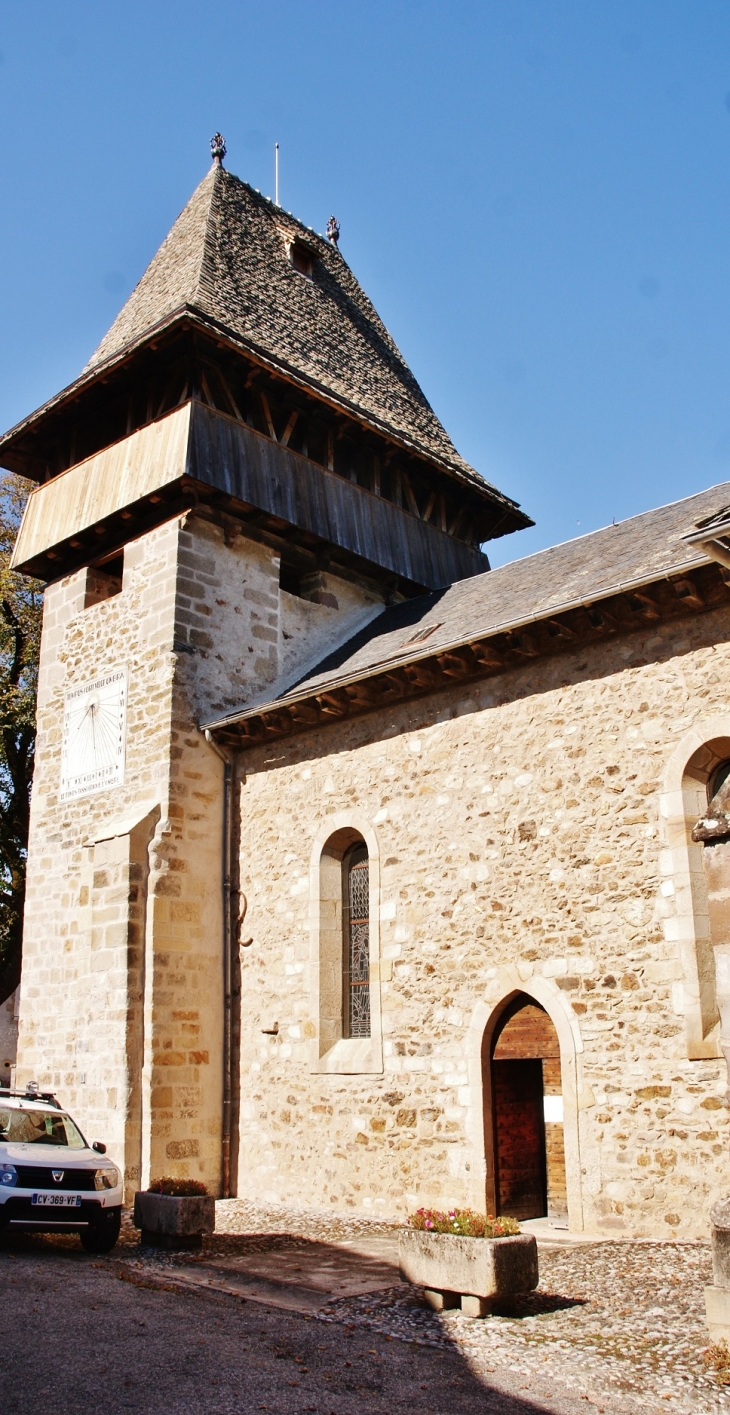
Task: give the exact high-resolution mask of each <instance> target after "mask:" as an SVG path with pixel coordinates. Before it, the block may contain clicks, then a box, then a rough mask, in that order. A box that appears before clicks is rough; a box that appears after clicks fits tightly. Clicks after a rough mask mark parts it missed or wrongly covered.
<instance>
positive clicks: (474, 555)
mask: <svg viewBox="0 0 730 1415" xmlns="http://www.w3.org/2000/svg"><path fill="white" fill-rule="evenodd" d="M188 472H189V475H190V476H191V477H194V478H195V479H196V480H197V481H201V482H206V483H207V484H208V485H211V486H215V487H217V488H218V489H219V490H220V491H226V492H228V494H229V495H230V496H232V497H235V498H236V499H238V500H241V501H246V502H248V503H249V504H250V505H252V506H257V507H259V508H260V509H261V510H263V511H268V512H269V513H270V514H271V515H272V516H276V517H278V518H280V519H281V520H282V521H285V522H286V523H287V524H289V525H291V526H297V527H299V528H300V529H302V530H305V531H309V532H310V533H311V534H313V535H316V536H318V537H320V538H321V539H322V540H323V541H326V542H327V543H328V544H330V545H338V546H341V547H342V548H343V549H345V550H348V551H350V552H351V553H352V554H353V555H357V556H359V557H360V558H361V559H362V560H366V561H368V562H369V563H370V564H372V565H378V566H380V567H381V568H382V569H385V570H391V571H392V572H393V573H394V574H397V575H402V576H403V577H404V578H405V579H409V580H412V581H413V582H414V584H418V585H424V586H426V587H427V588H428V589H441V588H442V587H443V586H444V585H448V584H452V583H453V582H454V580H462V579H465V578H466V577H467V576H469V575H480V574H482V573H483V572H484V571H485V570H487V569H488V568H489V565H488V561H487V560H486V557H485V556H483V555H482V554H481V553H480V551H478V550H476V549H475V548H474V547H473V546H469V545H466V544H465V543H464V542H463V541H459V540H456V539H455V538H454V537H453V536H449V535H447V534H445V533H444V532H443V531H441V530H439V529H438V528H437V527H436V526H431V525H429V524H427V523H426V522H425V521H421V520H418V519H417V517H415V516H413V515H411V514H410V512H408V511H404V510H402V509H401V508H400V507H398V506H394V505H393V503H392V502H391V501H386V500H385V499H384V498H382V497H379V496H376V495H375V494H374V493H373V492H371V491H367V490H366V489H365V488H364V487H361V486H357V485H356V484H355V483H353V482H350V481H345V480H344V478H342V477H338V476H336V475H335V473H334V472H330V471H327V470H325V468H324V467H321V466H320V465H319V464H318V463H317V462H311V461H310V460H309V459H308V458H307V457H303V456H302V455H301V453H299V452H293V451H292V450H291V449H290V448H289V447H282V445H281V443H277V442H272V441H271V440H270V439H269V438H267V437H264V436H263V435H262V434H261V433H258V432H254V431H253V430H252V429H251V428H248V427H246V426H244V425H243V424H242V423H239V422H237V421H236V419H235V418H230V417H226V416H225V415H224V414H221V413H218V412H216V411H213V410H212V409H210V408H205V407H203V406H202V405H199V404H196V406H195V416H194V419H193V425H192V430H191V448H190V459H189V464H188Z"/></svg>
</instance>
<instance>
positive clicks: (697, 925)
mask: <svg viewBox="0 0 730 1415" xmlns="http://www.w3.org/2000/svg"><path fill="white" fill-rule="evenodd" d="M728 757H730V714H728V713H718V714H714V715H713V716H712V717H706V718H700V719H699V720H698V721H697V722H696V723H695V724H694V726H693V727H692V728H691V730H690V731H689V732H688V733H686V734H685V736H684V737H683V738H682V740H681V742H680V743H679V744H678V745H677V747H676V748H675V749H674V751H673V753H672V755H671V757H670V758H669V761H668V762H667V765H666V767H665V770H664V777H663V781H662V791H661V795H660V798H659V815H660V829H661V843H662V850H661V853H660V857H659V870H660V874H661V877H662V883H661V886H660V888H661V891H662V894H664V895H666V896H667V897H668V898H672V897H673V899H674V910H673V912H672V913H671V914H670V915H669V917H668V918H665V919H664V921H663V926H664V937H665V940H666V942H667V943H668V944H671V945H673V947H674V949H675V950H676V953H675V960H676V967H677V975H678V978H677V1002H676V1004H675V1005H677V1010H678V1011H679V1012H680V1013H681V1015H683V1016H684V1025H685V1040H686V1049H687V1056H688V1058H689V1060H690V1061H700V1060H703V1059H706V1058H714V1057H721V1056H722V1051H721V1049H720V1026H719V1013H718V1007H717V997H716V993H715V968H714V962H715V960H714V955H713V952H712V939H711V936H710V920H709V912H708V906H707V886H706V883H705V875H704V868H703V864H702V851H703V848H704V847H703V846H702V845H701V844H699V843H696V842H695V841H693V840H692V827H693V826H694V825H695V824H696V822H697V820H698V819H699V817H700V816H702V815H704V814H705V812H706V809H707V782H708V780H709V778H710V777H711V775H712V773H713V771H715V770H716V769H717V767H718V766H719V765H720V762H721V761H723V760H725V759H727V758H728Z"/></svg>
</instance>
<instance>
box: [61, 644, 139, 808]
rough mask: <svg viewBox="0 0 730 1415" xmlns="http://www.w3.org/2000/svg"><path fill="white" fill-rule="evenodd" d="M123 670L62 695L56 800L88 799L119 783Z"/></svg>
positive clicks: (124, 711)
mask: <svg viewBox="0 0 730 1415" xmlns="http://www.w3.org/2000/svg"><path fill="white" fill-rule="evenodd" d="M126 726H127V669H126V667H124V668H116V669H113V670H112V671H111V672H110V673H104V674H102V675H101V676H100V677H99V678H95V679H93V680H92V681H91V682H90V683H84V684H81V685H80V686H79V687H77V688H71V689H70V690H69V692H67V694H66V700H65V707H64V719H63V745H62V749H61V790H60V799H61V801H73V800H75V799H77V798H78V797H79V796H91V795H94V794H95V793H96V792H97V791H106V790H107V789H108V788H109V787H110V786H121V785H122V783H123V781H124V747H125V737H126Z"/></svg>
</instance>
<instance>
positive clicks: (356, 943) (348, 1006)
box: [343, 845, 370, 1037]
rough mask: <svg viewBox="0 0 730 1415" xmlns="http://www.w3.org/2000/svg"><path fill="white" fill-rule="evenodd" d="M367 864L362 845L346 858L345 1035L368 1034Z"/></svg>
mask: <svg viewBox="0 0 730 1415" xmlns="http://www.w3.org/2000/svg"><path fill="white" fill-rule="evenodd" d="M369 903H370V865H369V862H368V854H367V849H366V848H365V846H364V845H361V846H358V847H356V849H354V850H352V851H351V852H350V854H349V855H348V856H346V858H345V967H344V970H343V971H344V974H345V996H344V999H343V1001H344V1012H345V1016H344V1019H343V1020H344V1022H345V1027H346V1035H347V1036H348V1037H369V1036H370V918H369V912H370V909H369Z"/></svg>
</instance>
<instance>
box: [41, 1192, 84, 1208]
mask: <svg viewBox="0 0 730 1415" xmlns="http://www.w3.org/2000/svg"><path fill="white" fill-rule="evenodd" d="M31 1203H32V1204H37V1205H38V1207H39V1208H40V1207H43V1208H49V1209H77V1208H78V1207H79V1204H80V1203H81V1195H80V1194H34V1195H33V1198H32V1199H31Z"/></svg>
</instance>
